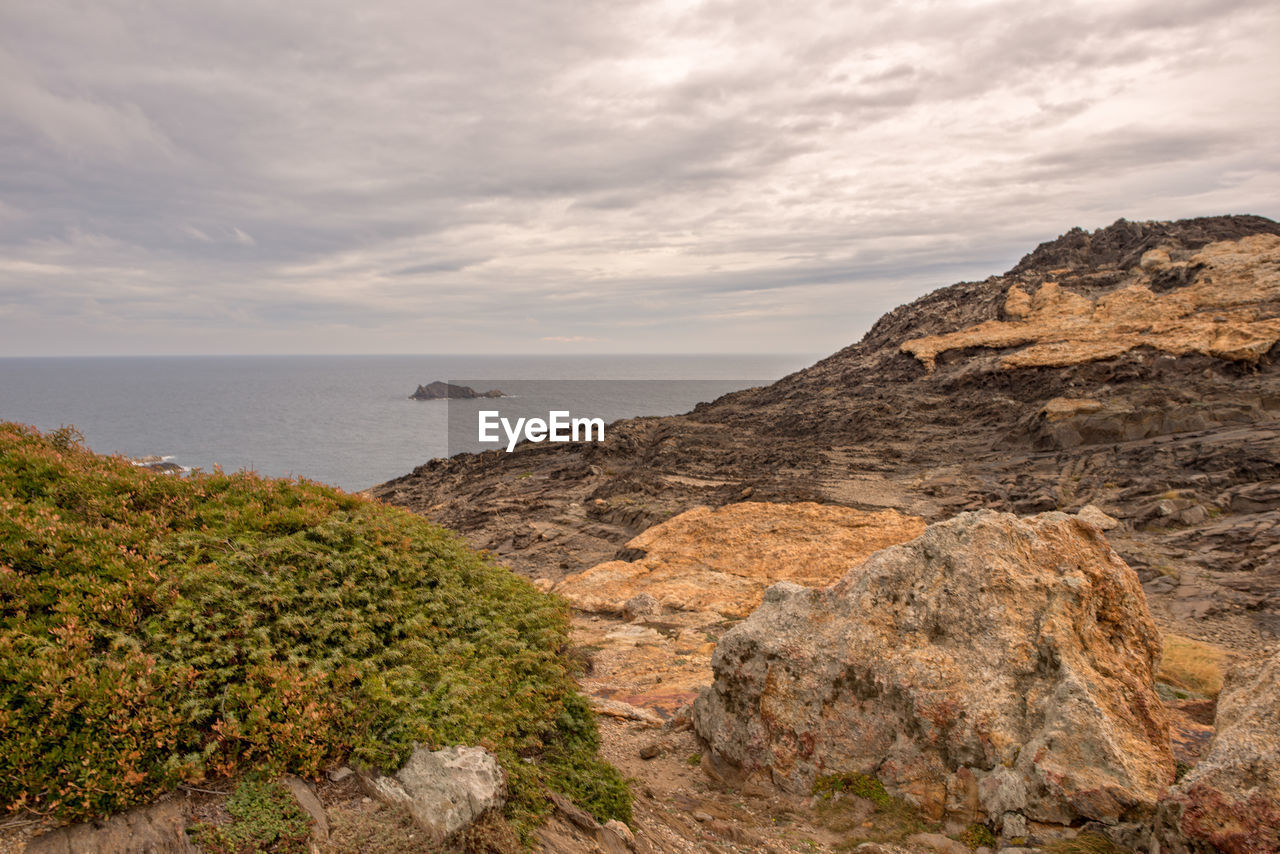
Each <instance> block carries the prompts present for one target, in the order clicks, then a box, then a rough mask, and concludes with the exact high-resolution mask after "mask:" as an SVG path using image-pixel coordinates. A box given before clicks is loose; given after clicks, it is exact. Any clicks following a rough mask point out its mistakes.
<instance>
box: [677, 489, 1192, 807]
mask: <svg viewBox="0 0 1280 854" xmlns="http://www.w3.org/2000/svg"><path fill="white" fill-rule="evenodd" d="M1160 648H1161V645H1160V635H1159V632H1158V631H1157V629H1156V626H1155V624H1154V622H1153V621H1152V619H1151V616H1150V614H1149V613H1148V611H1147V606H1146V600H1145V597H1144V595H1143V592H1142V588H1141V586H1140V585H1139V583H1138V579H1137V577H1136V575H1135V574H1134V572H1133V571H1132V570H1131V569H1130V568H1129V567H1128V566H1127V565H1126V564H1125V563H1124V561H1122V560H1121V559H1120V558H1119V557H1118V556H1117V555H1116V554H1115V552H1114V551H1112V550H1111V548H1110V547H1109V546H1108V545H1107V543H1106V541H1105V540H1104V539H1103V537H1102V535H1101V534H1100V532H1099V531H1098V529H1097V528H1096V527H1094V526H1093V525H1090V524H1086V523H1082V522H1081V521H1079V520H1077V519H1076V518H1075V517H1072V516H1069V515H1066V514H1063V513H1046V514H1042V515H1039V516H1034V517H1030V518H1026V519H1019V518H1017V517H1016V516H1013V515H1012V514H1005V513H996V512H992V511H980V512H976V513H963V514H961V515H959V516H957V517H955V518H954V519H951V520H949V521H946V522H942V523H939V524H935V525H932V526H930V527H929V528H928V529H927V530H926V531H925V532H924V533H923V534H922V535H921V536H919V537H918V538H916V539H914V540H912V541H910V542H908V543H905V544H903V545H898V546H893V547H890V548H886V549H884V550H883V551H880V552H878V553H876V554H874V555H872V556H871V557H870V558H868V559H867V560H866V561H865V562H863V563H862V564H861V566H859V567H857V568H855V569H853V570H851V571H850V572H848V573H847V574H846V575H845V576H844V577H843V578H842V579H841V580H840V581H838V582H837V583H836V584H834V585H833V586H831V587H829V588H826V589H821V590H816V589H809V588H804V587H800V586H799V585H796V584H789V583H782V584H778V585H775V586H774V587H772V588H770V589H769V591H768V592H767V594H766V595H765V599H764V603H763V605H762V606H761V607H760V608H759V610H757V611H756V612H755V613H754V614H752V615H751V617H750V618H749V619H747V620H745V621H744V622H743V623H741V624H739V625H738V626H737V627H735V628H734V629H733V630H731V631H730V632H729V633H727V634H726V635H725V636H724V637H723V638H722V640H721V642H720V644H719V646H718V647H717V649H716V652H715V655H714V657H713V661H712V665H713V668H714V670H715V682H714V684H713V685H712V686H711V687H710V688H708V689H707V690H705V691H704V692H703V693H702V695H701V696H700V697H699V699H698V701H697V703H696V704H695V707H694V725H695V728H696V730H697V732H698V734H699V735H700V736H701V737H702V738H703V739H704V740H705V741H706V742H707V744H708V746H709V748H710V749H711V750H713V751H715V753H716V754H717V758H718V759H721V760H725V761H728V762H729V763H731V764H732V765H735V766H737V767H739V768H741V769H742V770H743V771H744V772H746V773H747V774H748V775H754V776H766V777H768V778H771V779H772V781H773V782H774V783H775V784H777V785H779V786H781V787H782V788H784V789H786V790H790V791H792V792H796V793H806V794H807V793H808V791H809V790H810V788H811V787H812V785H813V783H814V780H815V778H816V777H818V776H819V775H823V774H830V773H865V774H874V775H876V776H877V777H878V778H879V779H880V780H881V781H882V782H883V783H884V785H885V786H886V788H887V789H888V791H889V792H890V793H891V794H894V795H897V796H900V797H904V798H905V799H907V800H908V801H910V802H912V803H913V804H915V805H916V806H917V807H919V808H920V809H921V811H922V812H923V813H924V814H925V815H926V816H928V817H931V818H934V819H940V818H942V817H944V816H947V817H954V818H958V819H961V820H964V821H989V822H991V823H992V824H994V825H995V826H997V827H1000V826H1002V825H1009V826H1021V825H1022V824H1023V823H1024V819H1025V820H1031V821H1035V822H1042V823H1049V824H1061V825H1068V824H1071V823H1073V822H1074V823H1079V822H1082V821H1099V822H1104V823H1116V822H1120V821H1143V820H1146V819H1149V817H1150V816H1151V815H1153V814H1154V810H1155V806H1156V802H1157V798H1158V797H1159V795H1160V793H1161V792H1162V791H1163V789H1164V787H1165V786H1167V785H1169V784H1170V783H1171V782H1172V781H1173V777H1174V760H1173V756H1172V754H1171V751H1170V746H1169V724H1168V719H1167V717H1166V713H1165V711H1164V709H1163V707H1162V706H1161V703H1160V701H1159V698H1158V697H1157V695H1156V693H1155V690H1154V681H1153V677H1154V673H1155V669H1156V666H1157V664H1158V661H1159V656H1160Z"/></svg>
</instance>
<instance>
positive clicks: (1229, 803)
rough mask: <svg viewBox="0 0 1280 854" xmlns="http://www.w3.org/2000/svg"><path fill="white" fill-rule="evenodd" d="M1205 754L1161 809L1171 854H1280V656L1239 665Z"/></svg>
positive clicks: (1222, 699)
mask: <svg viewBox="0 0 1280 854" xmlns="http://www.w3.org/2000/svg"><path fill="white" fill-rule="evenodd" d="M1214 726H1215V732H1214V736H1213V740H1212V741H1211V742H1210V745H1209V753H1208V755H1207V756H1206V757H1205V758H1204V759H1202V760H1201V761H1200V762H1199V763H1198V764H1197V765H1196V766H1195V767H1194V768H1192V769H1191V771H1190V772H1189V773H1188V774H1187V775H1186V776H1185V777H1184V778H1183V779H1182V780H1181V781H1179V782H1178V785H1177V786H1176V787H1174V789H1173V790H1172V791H1171V792H1170V794H1169V796H1168V797H1167V798H1165V799H1164V801H1163V802H1162V803H1161V806H1160V818H1161V823H1162V832H1163V836H1164V842H1165V844H1166V847H1167V848H1168V849H1169V850H1172V851H1175V852H1185V851H1196V852H1215V851H1222V852H1227V854H1275V852H1280V654H1277V655H1276V656H1274V657H1273V658H1271V660H1270V661H1268V662H1265V663H1264V664H1262V665H1260V666H1259V665H1256V664H1255V665H1253V666H1249V665H1241V666H1238V667H1237V668H1236V669H1235V670H1233V671H1232V673H1231V674H1230V675H1229V676H1228V680H1227V684H1226V686H1225V688H1224V690H1223V692H1222V694H1221V696H1220V697H1219V700H1218V715H1217V719H1216V720H1215V722H1214Z"/></svg>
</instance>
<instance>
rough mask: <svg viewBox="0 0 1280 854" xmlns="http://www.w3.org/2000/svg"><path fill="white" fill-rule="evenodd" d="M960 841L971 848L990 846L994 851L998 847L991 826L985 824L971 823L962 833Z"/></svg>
mask: <svg viewBox="0 0 1280 854" xmlns="http://www.w3.org/2000/svg"><path fill="white" fill-rule="evenodd" d="M960 841H961V842H963V843H964V844H965V845H966V846H967V847H968V848H969V849H971V850H973V849H978V848H990V849H991V850H992V851H994V850H996V848H997V847H998V844H997V843H998V840H997V839H996V835H995V834H994V833H993V832H992V831H991V828H989V827H987V826H986V825H985V824H977V823H974V824H971V825H969V826H968V827H966V828H965V829H964V832H963V833H961V834H960Z"/></svg>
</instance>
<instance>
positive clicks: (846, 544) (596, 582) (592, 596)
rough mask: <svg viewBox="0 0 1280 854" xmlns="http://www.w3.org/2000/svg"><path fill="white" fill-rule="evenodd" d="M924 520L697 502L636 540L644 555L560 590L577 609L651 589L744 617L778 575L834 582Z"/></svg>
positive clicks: (668, 601)
mask: <svg viewBox="0 0 1280 854" xmlns="http://www.w3.org/2000/svg"><path fill="white" fill-rule="evenodd" d="M924 527H925V525H924V521H923V520H921V519H920V518H919V517H916V516H908V515H905V514H902V513H899V512H898V511H896V510H877V511H864V510H854V509H851V508H848V507H839V506H835V505H828V504H815V503H812V502H800V503H796V504H772V503H768V502H760V501H744V502H741V503H738V504H730V505H727V506H724V507H720V508H717V509H715V510H712V509H711V508H708V507H695V508H694V509H692V510H689V511H686V512H684V513H681V514H680V515H678V516H675V517H673V518H671V519H668V520H667V521H666V522H662V523H660V524H658V525H655V526H653V527H652V528H649V529H648V530H646V531H644V532H643V533H641V534H640V535H638V536H636V537H635V538H633V539H632V540H631V541H630V542H628V543H627V547H628V548H630V549H637V550H642V551H644V553H645V554H644V556H643V557H641V558H639V559H637V560H634V561H622V560H613V561H607V562H605V563H602V564H598V565H597V566H594V567H592V568H591V569H588V570H587V571H585V572H581V573H578V574H576V575H571V576H569V577H568V578H566V579H565V580H564V581H562V582H560V584H558V585H557V586H556V587H555V592H556V593H558V594H560V595H561V596H563V597H565V598H566V599H568V600H569V602H570V603H571V604H572V605H573V606H574V607H576V608H579V609H581V610H584V611H598V612H605V613H613V614H621V613H624V611H626V610H627V602H628V600H631V599H633V598H634V597H636V596H638V595H640V594H649V595H650V596H652V597H653V598H654V599H656V600H657V602H658V603H659V604H660V605H662V606H663V607H666V608H670V609H675V610H680V611H702V612H715V613H717V614H720V615H723V616H725V617H745V616H746V615H747V614H750V613H751V612H752V611H753V610H755V608H756V606H758V605H759V604H760V601H761V599H762V598H763V596H764V591H765V589H766V588H767V587H768V586H769V585H771V584H774V583H776V582H779V581H792V582H795V583H797V584H803V585H807V586H825V585H827V584H830V583H831V582H833V581H835V580H836V579H837V578H839V577H840V576H842V575H844V573H845V572H846V571H848V570H849V568H850V567H852V566H854V565H856V564H858V563H860V562H862V561H863V560H865V559H866V558H867V557H868V556H869V555H871V554H872V553H874V552H876V551H878V550H880V549H882V548H884V547H885V546H890V545H893V544H895V543H902V542H906V541H907V540H909V539H911V538H912V537H915V536H917V535H918V534H920V533H921V532H922V531H923V530H924Z"/></svg>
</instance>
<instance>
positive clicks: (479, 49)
mask: <svg viewBox="0 0 1280 854" xmlns="http://www.w3.org/2000/svg"><path fill="white" fill-rule="evenodd" d="M1276 43H1280V9H1277V8H1276V7H1275V5H1274V4H1273V3H1270V2H1262V1H1261V0H1236V2H1213V3H1209V2H1205V1H1204V0H1197V2H1182V3H1169V2H1154V0H1127V1H1126V2H1116V3H1107V4H1100V3H1085V2H1081V3H1075V4H1066V5H1062V4H1059V5H1056V6H1054V7H1052V9H1047V8H1046V7H1043V6H1040V5H1037V4H1025V3H1017V2H1013V0H995V2H991V3H987V4H985V5H981V6H978V7H965V8H962V7H961V6H959V5H943V6H939V5H938V4H895V5H892V6H890V5H887V4H879V3H865V4H859V3H854V4H850V3H828V4H814V5H813V6H811V7H808V8H807V9H806V10H805V13H804V14H796V13H795V12H788V13H785V14H784V13H782V12H780V11H779V8H778V6H777V4H776V3H771V2H765V0H711V2H703V3H699V2H694V0H663V2H641V0H631V2H622V3H616V2H615V3H601V2H577V1H576V0H575V2H568V0H549V2H546V3H539V4H520V3H509V2H498V3H491V4H486V5H485V6H484V7H483V8H476V9H474V10H473V9H469V8H467V7H463V6H459V5H458V4H445V3H437V2H428V3H408V2H385V1H384V2H370V3H362V4H356V5H352V4H349V3H341V2H337V0H326V2H316V3H309V4H306V6H305V8H304V7H301V6H296V5H292V4H260V3H250V2H248V0H228V2H225V3H218V4H212V5H210V4H205V5H204V6H187V5H181V4H171V3H163V2H160V0H140V2H125V0H105V2H101V3H95V4H87V5H86V4H78V3H68V2H59V1H58V0H55V1H54V2H49V3H38V4H37V3H29V4H6V5H5V6H3V7H0V355H20V354H33V353H60V352H68V353H70V352H104V353H105V352H110V353H118V352H286V351H304V352H325V351H329V352H360V351H363V352H397V351H398V352H406V351H407V352H413V351H422V350H433V351H437V352H439V351H445V350H454V351H489V350H495V349H498V350H503V351H507V352H539V351H548V350H554V349H557V348H558V347H565V348H570V349H574V350H580V349H582V348H583V347H584V345H590V346H592V347H597V348H598V349H614V350H619V351H653V350H667V351H687V350H700V349H716V350H728V351H732V350H755V349H772V350H780V351H786V350H797V351H810V352H811V351H815V350H834V349H837V348H839V347H841V346H843V345H845V344H847V343H848V342H849V341H851V340H854V339H855V338H857V337H858V336H859V335H860V334H861V332H862V331H863V330H864V329H865V328H866V327H867V325H869V324H870V322H872V321H873V320H874V319H875V316H876V315H878V314H879V313H880V312H881V311H884V310H887V309H889V308H892V307H893V306H894V305H896V304H897V303H899V302H901V301H902V300H904V299H909V298H911V297H913V296H915V295H918V294H919V293H922V292H924V291H926V290H929V289H931V288H933V287H936V286H939V285H942V284H947V283H949V282H950V281H954V280H956V279H958V278H978V277H982V276H985V275H988V274H991V273H996V272H1000V271H1002V270H1004V269H1006V268H1008V267H1009V266H1011V265H1012V264H1013V263H1014V262H1015V261H1016V260H1017V258H1018V257H1019V256H1020V255H1021V254H1022V253H1023V252H1025V251H1027V250H1028V249H1030V248H1031V247H1033V246H1034V245H1035V244H1036V243H1037V242H1039V241H1040V240H1044V239H1047V238H1049V237H1052V236H1053V235H1055V234H1058V233H1060V232H1061V231H1064V230H1066V229H1067V228H1069V227H1071V226H1073V225H1083V226H1086V227H1094V226H1098V225H1104V224H1107V223H1109V222H1110V221H1112V220H1114V219H1115V218H1117V217H1120V216H1127V217H1130V218H1136V219H1141V218H1147V217H1153V218H1172V217H1180V216H1190V215H1202V214H1212V213H1221V212H1255V213H1261V214H1264V215H1268V216H1273V217H1275V216H1280V209H1277V208H1276V207H1275V199H1276V198H1280V194H1278V193H1277V190H1280V168H1278V167H1280V163H1278V162H1277V156H1276V155H1275V153H1274V144H1273V140H1274V139H1275V138H1276V135H1277V132H1278V131H1280V116H1278V115H1277V114H1276V111H1275V110H1274V104H1275V103H1276V102H1277V100H1278V96H1280V73H1278V72H1280V60H1278V59H1277V57H1276V54H1275V51H1274V49H1273V45H1274V44H1276ZM427 334H429V335H430V339H429V341H430V346H424V343H423V342H424V335H427ZM762 342H764V343H762Z"/></svg>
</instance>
